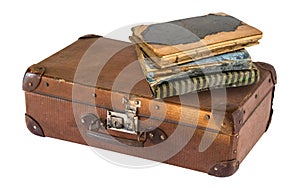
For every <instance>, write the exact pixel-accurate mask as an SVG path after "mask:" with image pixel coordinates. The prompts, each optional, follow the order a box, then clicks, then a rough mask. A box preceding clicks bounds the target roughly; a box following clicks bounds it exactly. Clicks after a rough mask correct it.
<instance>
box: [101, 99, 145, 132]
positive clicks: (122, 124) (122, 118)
mask: <svg viewBox="0 0 300 188" xmlns="http://www.w3.org/2000/svg"><path fill="white" fill-rule="evenodd" d="M122 104H124V105H125V110H124V113H120V112H114V111H107V117H106V118H107V119H106V120H107V128H109V129H113V130H116V131H121V132H127V133H131V134H137V133H138V132H139V127H138V116H137V110H138V108H140V107H141V101H139V100H130V99H129V98H127V97H123V98H122Z"/></svg>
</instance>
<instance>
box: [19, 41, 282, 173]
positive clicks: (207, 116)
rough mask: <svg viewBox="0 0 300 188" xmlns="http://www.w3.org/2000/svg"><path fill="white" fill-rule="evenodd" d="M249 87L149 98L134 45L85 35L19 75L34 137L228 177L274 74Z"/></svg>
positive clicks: (264, 73)
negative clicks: (101, 149)
mask: <svg viewBox="0 0 300 188" xmlns="http://www.w3.org/2000/svg"><path fill="white" fill-rule="evenodd" d="M255 64H256V65H257V67H258V69H259V71H260V81H259V82H258V83H256V84H254V85H251V86H243V87H237V88H230V89H216V90H211V91H205V92H199V93H190V94H186V95H182V96H176V97H169V98H165V99H163V100H155V99H153V96H152V93H151V90H150V88H149V86H148V83H147V82H146V80H145V79H144V77H143V73H142V70H141V69H140V67H139V64H138V62H137V56H136V53H135V48H134V46H133V45H132V44H129V43H126V42H121V41H116V40H112V39H107V38H103V37H99V36H96V35H88V36H84V37H81V38H79V39H78V41H76V42H74V43H73V44H71V45H70V46H68V47H66V48H65V49H63V50H61V51H59V52H57V53H56V54H54V55H52V56H50V57H49V58H47V59H45V60H44V61H42V62H40V63H38V64H35V65H32V66H30V67H29V68H28V70H27V71H26V73H25V76H24V80H23V90H24V91H25V98H26V115H25V117H26V124H27V128H28V129H29V130H30V131H31V132H32V133H33V134H35V135H39V136H46V137H52V138H57V139H62V140H67V141H71V142H76V143H80V144H86V145H90V146H93V147H97V148H103V149H106V150H111V151H116V152H120V153H124V154H128V155H133V156H138V157H142V158H146V159H150V160H154V161H159V162H164V163H168V164H172V165H176V166H181V167H185V168H189V169H193V170H198V171H202V172H206V173H208V174H210V175H214V176H220V177H225V176H230V175H232V174H233V173H234V172H236V170H237V169H238V167H239V164H240V163H241V162H242V161H243V159H244V158H245V157H246V155H247V154H248V153H249V151H250V150H251V149H252V147H253V146H254V145H255V143H256V142H257V141H258V140H259V138H260V137H261V136H262V135H263V133H264V132H265V131H266V130H267V128H268V126H269V124H270V120H271V116H272V100H273V94H274V88H275V87H274V85H275V83H276V73H275V70H274V68H273V67H272V66H271V65H269V64H266V63H259V62H258V63H255Z"/></svg>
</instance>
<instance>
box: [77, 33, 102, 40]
mask: <svg viewBox="0 0 300 188" xmlns="http://www.w3.org/2000/svg"><path fill="white" fill-rule="evenodd" d="M100 37H102V36H100V35H95V34H87V35H83V36H81V37H79V38H78V40H80V39H89V38H100Z"/></svg>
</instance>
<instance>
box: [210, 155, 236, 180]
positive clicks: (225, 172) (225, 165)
mask: <svg viewBox="0 0 300 188" xmlns="http://www.w3.org/2000/svg"><path fill="white" fill-rule="evenodd" d="M239 164H240V163H239V161H238V160H236V159H233V160H228V161H221V162H218V163H217V164H215V165H214V166H213V167H211V168H210V170H209V172H208V174H209V175H212V176H217V177H228V176H231V175H233V174H234V173H235V172H236V171H237V170H238V169H239Z"/></svg>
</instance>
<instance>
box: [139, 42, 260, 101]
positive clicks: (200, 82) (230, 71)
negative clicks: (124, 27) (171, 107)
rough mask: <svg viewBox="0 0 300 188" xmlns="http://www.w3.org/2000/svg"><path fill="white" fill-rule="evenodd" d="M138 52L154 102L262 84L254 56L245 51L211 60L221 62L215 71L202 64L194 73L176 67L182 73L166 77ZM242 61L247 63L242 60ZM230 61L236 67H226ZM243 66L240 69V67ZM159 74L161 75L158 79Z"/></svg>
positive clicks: (170, 74)
mask: <svg viewBox="0 0 300 188" xmlns="http://www.w3.org/2000/svg"><path fill="white" fill-rule="evenodd" d="M136 48H137V49H136V51H137V54H138V59H139V62H140V65H141V67H142V70H143V73H144V75H145V77H146V80H147V81H148V83H149V85H150V88H151V90H152V92H153V96H154V98H158V99H162V98H166V97H171V96H176V95H183V94H187V93H190V92H195V91H204V90H209V89H217V88H224V87H239V86H246V85H251V84H254V83H256V82H257V81H258V80H259V71H258V69H257V68H256V66H255V65H254V64H252V62H251V59H250V56H249V54H248V53H247V52H246V51H245V50H243V51H239V52H235V53H230V54H223V55H219V56H216V57H213V58H210V59H215V60H217V61H218V62H219V64H218V65H214V67H212V66H211V67H209V66H208V67H206V66H205V64H204V67H203V68H202V67H201V60H200V61H199V62H200V63H199V62H198V68H195V69H193V70H188V71H183V70H182V69H180V66H176V67H175V69H177V70H178V71H180V72H178V73H174V72H175V71H174V72H172V70H170V71H169V70H168V69H167V70H166V72H165V73H162V71H161V70H160V69H156V68H155V67H153V66H152V65H151V59H150V58H148V57H145V54H144V53H142V51H141V50H140V49H139V47H136ZM242 57H243V58H245V59H242ZM221 60H224V62H223V63H222V61H221ZM226 60H227V62H229V60H232V62H231V63H232V65H230V64H229V65H228V64H227V65H228V67H226V65H225V64H226V62H225V61H226ZM243 60H244V61H245V62H246V63H245V66H244V67H243V65H242V63H243V62H242V61H243ZM202 61H203V62H206V61H207V60H205V59H203V60H202ZM239 61H241V62H239ZM191 63H193V62H191ZM239 63H240V64H241V65H240V66H238V64H239ZM195 64H197V63H195ZM199 64H200V65H199ZM235 65H237V68H235ZM241 67H242V68H241ZM156 71H157V72H156ZM157 73H159V74H158V75H156V74H157Z"/></svg>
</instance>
